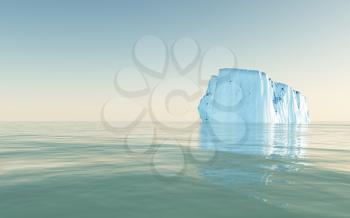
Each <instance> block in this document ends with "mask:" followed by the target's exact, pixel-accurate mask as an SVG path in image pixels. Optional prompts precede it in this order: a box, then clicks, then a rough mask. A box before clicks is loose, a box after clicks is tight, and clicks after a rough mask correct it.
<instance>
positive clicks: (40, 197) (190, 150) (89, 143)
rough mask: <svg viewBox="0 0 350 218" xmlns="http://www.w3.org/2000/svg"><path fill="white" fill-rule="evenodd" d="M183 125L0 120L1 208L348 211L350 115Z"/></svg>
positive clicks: (100, 213)
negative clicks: (336, 119)
mask: <svg viewBox="0 0 350 218" xmlns="http://www.w3.org/2000/svg"><path fill="white" fill-rule="evenodd" d="M181 125H184V124H181ZM181 125H178V124H171V125H166V126H164V125H163V126H162V128H159V126H158V127H157V126H156V127H155V126H154V125H153V124H152V123H142V124H141V125H140V126H138V127H137V128H135V129H133V130H132V131H130V132H124V131H120V130H118V129H113V128H111V127H108V128H107V129H106V128H105V127H104V126H103V125H102V124H100V123H2V124H1V125H0V217H1V218H14V217H35V218H37V217H84V218H86V217H349V216H350V142H349V140H350V124H346V123H320V124H311V125H308V126H284V125H274V126H267V125H242V126H233V125H231V126H223V125H209V124H202V125H200V124H196V125H194V126H190V127H188V126H187V127H188V128H187V129H186V131H181V128H183V127H186V126H181Z"/></svg>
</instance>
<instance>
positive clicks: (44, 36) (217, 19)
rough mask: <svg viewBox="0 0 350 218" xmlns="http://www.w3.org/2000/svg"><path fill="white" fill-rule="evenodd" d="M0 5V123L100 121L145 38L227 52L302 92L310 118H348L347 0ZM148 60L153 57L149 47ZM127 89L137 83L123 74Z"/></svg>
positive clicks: (80, 0) (65, 0) (84, 0)
mask: <svg viewBox="0 0 350 218" xmlns="http://www.w3.org/2000/svg"><path fill="white" fill-rule="evenodd" d="M0 3H1V6H0V99H1V103H0V120H1V121H98V120H100V112H101V107H102V105H103V104H104V103H105V102H106V101H107V100H109V99H111V98H113V97H114V96H115V95H116V90H115V89H114V86H113V80H114V76H115V73H116V72H117V71H118V70H119V69H122V68H123V67H125V66H129V65H130V64H132V55H131V54H132V49H133V45H134V43H135V41H136V40H138V39H139V38H140V37H143V36H144V35H154V36H157V37H159V38H160V39H162V40H164V42H165V43H166V44H167V45H168V46H171V45H172V44H173V43H174V42H175V41H176V40H177V39H179V38H183V37H186V38H192V39H194V40H195V41H196V42H198V44H199V45H200V48H201V50H203V51H204V50H206V49H208V48H210V47H212V46H216V45H221V46H224V47H226V48H229V49H231V50H232V51H234V53H235V55H236V57H237V66H238V67H240V68H248V69H258V70H261V71H264V72H267V73H268V74H269V75H270V76H271V77H272V79H274V80H276V81H281V82H284V83H287V84H290V85H291V86H293V87H294V88H295V89H297V90H299V91H300V92H302V93H303V94H304V95H305V96H306V97H307V99H308V103H309V107H310V114H311V119H312V121H350V113H349V112H350V101H349V96H348V95H349V94H350V85H349V81H350V74H349V72H350V61H349V57H350V28H349V27H350V13H349V11H350V1H346V0H344V1H341V0H335V1H331V0H329V1H325V0H324V1H322V0H308V1H306V0H295V1H277V0H276V1H272V0H266V1H260V0H256V1H246V0H242V1H164V0H163V1H161V0H159V1H154V0H150V1H140V0H132V1H107V0H99V1H97V0H95V1H89V0H61V1H51V0H32V1H26V0H22V1H20V0H0ZM149 56H150V57H151V58H154V60H158V59H156V57H155V55H154V54H153V51H152V50H151V51H150V54H149ZM217 58H218V60H217V61H218V62H220V56H218V57H217ZM212 61H213V62H215V61H216V60H215V58H214V59H213V60H212ZM215 73H216V72H213V74H215ZM125 84H126V85H127V86H130V87H132V86H135V84H136V83H134V82H133V79H132V77H130V78H129V79H128V80H126V82H125ZM173 84H176V85H177V86H178V88H179V89H184V90H186V89H188V87H186V84H185V83H181V82H178V83H177V82H176V81H175V79H174V83H173ZM117 105H118V106H120V105H122V104H121V103H120V104H117ZM119 109H120V108H119ZM120 110H123V113H129V112H130V111H132V110H136V109H135V108H126V109H120ZM193 113H194V115H193V116H195V115H196V114H197V112H196V111H193ZM121 114H122V113H121ZM119 118H120V120H123V119H125V116H123V115H120V116H118V114H117V116H116V117H115V119H117V120H118V119H119Z"/></svg>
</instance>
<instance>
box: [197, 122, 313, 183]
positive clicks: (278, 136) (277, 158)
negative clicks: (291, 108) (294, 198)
mask: <svg viewBox="0 0 350 218" xmlns="http://www.w3.org/2000/svg"><path fill="white" fill-rule="evenodd" d="M306 131H307V126H303V125H281V124H271V125H266V124H249V125H248V124H237V125H232V124H218V123H210V122H205V123H202V124H201V130H200V147H201V148H202V149H209V150H216V151H217V157H216V159H217V161H216V162H215V163H214V164H212V165H211V166H206V167H204V168H202V169H201V175H203V176H204V177H206V178H207V179H209V180H211V181H213V182H215V183H222V184H245V185H247V184H252V183H254V184H261V185H266V184H268V183H273V182H274V181H279V182H281V181H283V180H284V179H281V178H279V179H276V178H278V177H279V174H285V173H286V172H290V171H297V170H298V169H299V167H300V166H301V165H300V162H299V160H300V158H302V157H303V155H304V153H303V151H304V149H305V146H306V140H305V135H306V134H305V133H306ZM284 182H288V181H284Z"/></svg>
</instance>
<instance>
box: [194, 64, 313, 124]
mask: <svg viewBox="0 0 350 218" xmlns="http://www.w3.org/2000/svg"><path fill="white" fill-rule="evenodd" d="M198 110H199V114H200V117H201V119H202V121H204V122H205V121H217V122H225V123H282V124H307V123H309V122H310V117H309V111H308V107H307V104H306V98H305V96H303V95H302V94H300V92H298V91H296V90H294V89H293V88H292V87H290V86H289V85H286V84H283V83H278V82H274V81H272V80H271V78H270V77H269V76H268V75H267V74H266V73H264V72H261V71H256V70H243V69H235V68H224V69H220V72H219V75H218V76H212V78H211V79H210V81H209V84H208V89H207V92H206V94H205V95H204V96H203V97H202V99H201V101H200V104H199V106H198Z"/></svg>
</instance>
